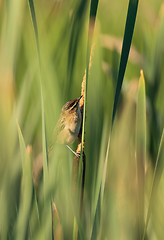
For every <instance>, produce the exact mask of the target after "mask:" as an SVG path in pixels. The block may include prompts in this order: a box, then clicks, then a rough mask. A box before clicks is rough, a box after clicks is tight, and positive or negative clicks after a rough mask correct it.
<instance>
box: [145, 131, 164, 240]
mask: <svg viewBox="0 0 164 240" xmlns="http://www.w3.org/2000/svg"><path fill="white" fill-rule="evenodd" d="M163 151H164V129H163V132H162V136H161V141H160V145H159V149H158V155H157V159H156V164H155V169H154V176H153V182H152V186H151V192H150V199H149V203H148V211H147V216H146V223H145V229H144V233H143V238H142V239H143V240H144V239H145V235H146V230H147V226H148V224H149V220H150V216H151V211H152V205H153V202H154V199H155V196H156V192H157V189H158V186H159V183H160V179H161V175H162V172H163V168H164V162H163V160H162V159H161V157H162V156H163Z"/></svg>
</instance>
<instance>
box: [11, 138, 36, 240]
mask: <svg viewBox="0 0 164 240" xmlns="http://www.w3.org/2000/svg"><path fill="white" fill-rule="evenodd" d="M21 140H22V139H21ZM31 152H32V148H31V147H30V146H27V149H26V153H25V155H24V160H23V161H22V162H24V164H23V175H22V189H21V200H20V207H19V213H18V219H17V225H16V232H15V237H16V239H19V240H21V239H22V240H23V239H26V236H27V234H28V228H29V219H30V213H31V209H32V197H33V181H32V159H31Z"/></svg>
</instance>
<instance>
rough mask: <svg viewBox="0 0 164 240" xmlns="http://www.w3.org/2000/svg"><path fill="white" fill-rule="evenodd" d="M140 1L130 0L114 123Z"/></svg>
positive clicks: (118, 79) (115, 101) (114, 109)
mask: <svg viewBox="0 0 164 240" xmlns="http://www.w3.org/2000/svg"><path fill="white" fill-rule="evenodd" d="M138 2H139V1H138V0H129V6H128V13H127V18H126V25H125V32H124V40H123V45H122V52H121V60H120V66H119V72H118V78H117V86H116V93H115V99H114V107H113V114H112V125H113V122H114V118H115V114H116V109H117V104H118V99H119V96H120V92H121V87H122V83H123V79H124V74H125V69H126V65H127V61H128V56H129V51H130V46H131V42H132V37H133V31H134V26H135V21H136V15H137V9H138Z"/></svg>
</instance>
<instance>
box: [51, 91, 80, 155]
mask: <svg viewBox="0 0 164 240" xmlns="http://www.w3.org/2000/svg"><path fill="white" fill-rule="evenodd" d="M81 98H82V96H80V97H79V98H76V99H74V100H70V101H68V102H67V103H66V104H65V105H64V106H63V107H62V112H61V114H60V117H59V120H58V122H57V124H56V127H55V129H54V132H53V136H52V140H51V143H50V148H49V152H50V150H51V149H52V148H53V145H54V143H55V142H56V143H60V144H65V145H66V146H67V147H68V148H69V149H70V150H71V151H72V152H73V153H74V154H75V155H77V154H76V153H75V152H74V151H73V150H72V149H71V148H70V147H69V146H68V145H67V144H71V143H73V142H74V141H75V139H76V138H77V136H78V134H79V131H80V127H81V112H80V107H79V101H80V99H81ZM78 157H79V155H78Z"/></svg>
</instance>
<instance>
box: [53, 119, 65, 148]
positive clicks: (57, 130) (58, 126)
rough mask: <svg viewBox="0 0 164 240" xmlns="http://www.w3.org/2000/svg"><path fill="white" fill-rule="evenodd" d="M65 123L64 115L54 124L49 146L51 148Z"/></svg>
mask: <svg viewBox="0 0 164 240" xmlns="http://www.w3.org/2000/svg"><path fill="white" fill-rule="evenodd" d="M65 124H66V118H64V117H62V118H59V120H58V122H57V124H56V127H55V129H54V132H53V135H52V139H51V142H50V147H49V148H51V149H52V147H53V145H54V143H55V142H56V140H57V138H58V136H59V134H60V132H61V131H62V130H63V129H64V128H65Z"/></svg>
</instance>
